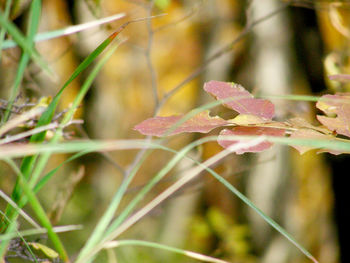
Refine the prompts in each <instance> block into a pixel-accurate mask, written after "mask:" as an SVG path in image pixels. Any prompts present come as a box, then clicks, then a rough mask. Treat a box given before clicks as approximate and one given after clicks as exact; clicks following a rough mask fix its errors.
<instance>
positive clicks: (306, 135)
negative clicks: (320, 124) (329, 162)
mask: <svg viewBox="0 0 350 263" xmlns="http://www.w3.org/2000/svg"><path fill="white" fill-rule="evenodd" d="M290 138H294V139H323V140H334V137H332V136H329V135H325V134H323V133H320V132H318V131H315V130H312V129H299V130H296V131H294V132H293V133H292V134H291V135H290ZM291 146H292V147H293V148H295V149H296V150H297V151H298V152H299V153H300V154H304V153H305V152H307V151H310V150H313V149H316V148H314V147H309V146H300V145H296V146H293V145H291ZM324 151H327V152H328V150H324Z"/></svg>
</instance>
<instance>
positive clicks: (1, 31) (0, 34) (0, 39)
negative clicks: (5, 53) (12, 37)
mask: <svg viewBox="0 0 350 263" xmlns="http://www.w3.org/2000/svg"><path fill="white" fill-rule="evenodd" d="M11 4H12V0H6V3H5V8H4V19H8V17H9V15H10V10H11ZM5 34H6V29H5V28H4V27H2V28H0V61H1V52H2V49H3V47H4V45H5V42H6V41H4V38H5Z"/></svg>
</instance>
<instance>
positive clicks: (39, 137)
mask: <svg viewBox="0 0 350 263" xmlns="http://www.w3.org/2000/svg"><path fill="white" fill-rule="evenodd" d="M119 32H120V31H116V32H115V33H113V34H112V35H111V36H110V37H108V38H107V39H106V40H105V41H103V42H102V43H101V44H100V45H99V46H98V47H97V48H96V49H95V50H94V51H93V52H92V53H91V54H90V55H89V56H88V57H87V58H85V59H84V61H83V62H82V63H81V64H80V65H79V66H78V67H77V68H76V69H75V71H74V72H73V74H72V75H71V77H70V78H69V79H68V80H67V81H66V82H65V84H64V85H63V86H62V88H61V89H60V90H59V92H58V93H57V94H56V96H55V97H54V98H53V100H52V102H51V103H50V105H49V106H48V108H47V109H46V111H45V112H44V113H43V114H42V115H41V117H40V119H39V121H38V124H37V125H36V127H40V126H44V125H47V124H49V123H50V122H51V120H52V118H53V116H54V113H55V110H56V107H57V105H58V102H59V100H60V98H61V96H62V93H63V91H64V90H65V89H66V88H67V87H68V86H69V84H70V83H72V81H73V80H74V79H75V78H77V76H78V75H79V74H80V73H81V72H82V71H83V70H85V69H86V68H87V67H88V66H89V65H90V64H91V63H92V62H93V61H94V60H95V59H96V58H97V57H98V56H99V55H100V54H101V53H102V51H103V50H105V48H106V47H107V46H108V45H109V44H110V43H111V42H112V41H113V39H114V38H115V37H116V36H117V35H118V33H119ZM45 135H46V131H44V132H41V133H38V134H34V135H32V136H31V138H30V142H31V143H40V142H43V141H44V139H45ZM37 158H38V155H37V154H36V155H32V156H27V157H25V158H24V159H23V161H22V164H21V172H22V174H23V175H24V177H25V178H26V179H27V180H28V179H29V177H30V175H31V173H32V171H33V169H34V165H35V162H36V160H37ZM43 161H44V160H43V159H42V161H41V162H42V163H43ZM20 196H21V190H20V187H19V184H17V183H16V185H15V187H14V189H13V192H12V196H11V197H12V199H13V200H14V201H15V202H18V201H19V199H20ZM5 213H6V215H7V216H8V217H9V218H11V219H12V217H14V216H15V215H11V214H12V213H15V211H13V209H12V208H11V207H10V206H7V208H6V211H5ZM0 228H2V229H4V228H6V226H4V223H2V224H1V227H0Z"/></svg>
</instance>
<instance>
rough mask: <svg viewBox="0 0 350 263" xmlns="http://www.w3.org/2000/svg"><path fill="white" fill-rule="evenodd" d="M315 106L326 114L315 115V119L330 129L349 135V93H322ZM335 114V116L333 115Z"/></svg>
mask: <svg viewBox="0 0 350 263" xmlns="http://www.w3.org/2000/svg"><path fill="white" fill-rule="evenodd" d="M316 107H317V108H319V109H320V110H322V111H323V112H324V113H325V114H326V115H328V116H330V117H328V116H327V117H326V116H322V115H317V119H318V120H319V121H320V122H321V123H322V124H323V125H324V126H326V127H327V128H328V129H330V130H331V131H335V132H337V133H338V134H342V135H345V136H348V137H350V96H349V94H337V95H324V96H322V100H319V101H318V102H317V104H316ZM334 115H336V116H334Z"/></svg>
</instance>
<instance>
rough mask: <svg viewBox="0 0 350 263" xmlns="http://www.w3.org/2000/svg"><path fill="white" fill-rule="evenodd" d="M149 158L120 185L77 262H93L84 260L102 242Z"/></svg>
mask: <svg viewBox="0 0 350 263" xmlns="http://www.w3.org/2000/svg"><path fill="white" fill-rule="evenodd" d="M147 157H148V155H147V154H146V155H145V156H144V157H143V158H142V159H141V160H139V162H138V163H137V165H136V166H135V167H134V169H133V171H131V173H130V174H129V176H128V177H127V178H126V179H125V180H123V182H122V184H121V185H120V187H119V188H118V190H117V192H116V193H115V195H114V196H113V199H112V201H111V203H110V204H109V206H108V208H107V210H106V212H105V213H104V214H103V216H102V217H101V219H100V220H99V222H98V224H97V225H96V227H95V229H94V231H93V232H92V234H91V235H90V238H89V239H88V241H87V242H86V243H85V245H84V247H83V248H82V250H81V251H80V253H79V255H78V257H77V260H76V262H77V263H78V262H90V261H91V260H92V258H93V257H91V258H89V261H86V260H87V259H84V258H85V257H86V255H88V254H89V253H90V251H91V250H92V249H93V248H94V246H95V245H96V244H97V243H98V242H100V240H101V239H102V237H103V236H104V235H105V231H106V230H107V228H108V226H109V224H110V223H111V221H112V219H113V216H114V214H115V212H116V211H117V209H118V206H119V204H120V202H121V200H122V198H123V196H124V194H125V192H126V190H127V189H128V186H129V184H130V183H131V181H132V180H133V178H134V176H135V175H136V173H137V171H138V170H139V168H140V167H141V165H142V164H143V162H144V161H145V160H146V158H147Z"/></svg>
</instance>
